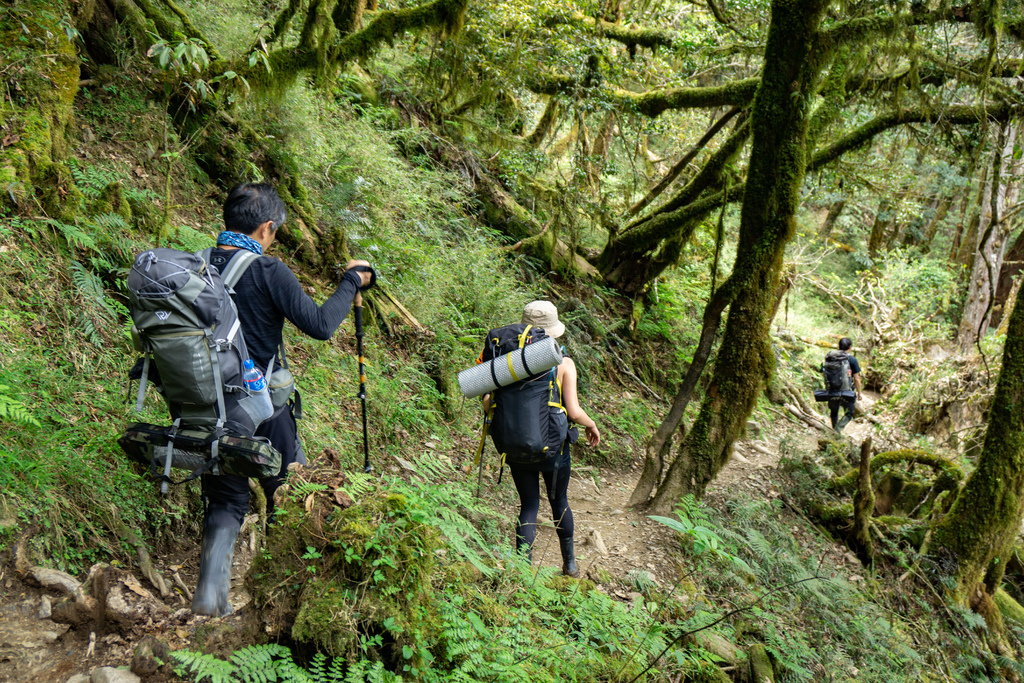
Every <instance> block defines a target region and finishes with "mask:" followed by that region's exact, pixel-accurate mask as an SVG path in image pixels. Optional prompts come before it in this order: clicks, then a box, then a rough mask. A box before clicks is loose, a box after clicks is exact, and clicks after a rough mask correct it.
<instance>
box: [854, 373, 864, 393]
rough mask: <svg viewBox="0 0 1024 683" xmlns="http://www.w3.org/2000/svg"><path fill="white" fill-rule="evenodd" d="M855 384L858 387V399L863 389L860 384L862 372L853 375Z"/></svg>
mask: <svg viewBox="0 0 1024 683" xmlns="http://www.w3.org/2000/svg"><path fill="white" fill-rule="evenodd" d="M853 386H854V387H855V388H856V389H857V399H858V400H859V399H860V392H861V391H862V389H861V385H860V373H859V372H858V373H856V374H854V376H853Z"/></svg>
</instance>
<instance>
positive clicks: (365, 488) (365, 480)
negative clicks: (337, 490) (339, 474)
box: [341, 472, 378, 501]
mask: <svg viewBox="0 0 1024 683" xmlns="http://www.w3.org/2000/svg"><path fill="white" fill-rule="evenodd" d="M345 476H346V479H347V482H346V484H345V486H342V487H341V490H342V491H344V492H345V493H346V494H348V497H349V498H351V499H352V500H354V501H358V500H359V499H360V498H361V497H363V496H364V495H366V494H367V493H369V492H370V491H372V490H373V489H374V488H375V487H376V485H377V481H378V480H377V478H376V477H373V476H372V475H370V474H367V473H365V472H349V473H347V474H346V475H345Z"/></svg>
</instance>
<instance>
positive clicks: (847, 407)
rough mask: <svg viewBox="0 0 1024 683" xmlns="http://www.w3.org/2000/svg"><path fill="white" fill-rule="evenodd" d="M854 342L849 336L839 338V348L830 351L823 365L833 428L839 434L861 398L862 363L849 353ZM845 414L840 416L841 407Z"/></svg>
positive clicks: (850, 418) (851, 416)
mask: <svg viewBox="0 0 1024 683" xmlns="http://www.w3.org/2000/svg"><path fill="white" fill-rule="evenodd" d="M851 347H853V342H852V341H850V339H849V338H848V337H843V338H842V339H840V340H839V350H838V351H829V353H828V354H827V355H826V356H825V364H824V365H822V373H823V374H824V375H825V385H826V388H827V390H828V392H829V399H828V410H829V417H830V418H831V419H832V429H834V430H835V431H836V433H837V434H839V433H842V431H843V428H844V427H846V425H848V424H849V423H850V420H852V419H853V413H854V410H855V408H856V403H857V401H859V400H860V392H861V385H860V363H858V362H857V359H856V358H854V357H853V355H851V354H850V353H849V351H850V348H851ZM840 407H842V408H843V410H844V415H843V417H842V418H841V419H840V418H839V408H840Z"/></svg>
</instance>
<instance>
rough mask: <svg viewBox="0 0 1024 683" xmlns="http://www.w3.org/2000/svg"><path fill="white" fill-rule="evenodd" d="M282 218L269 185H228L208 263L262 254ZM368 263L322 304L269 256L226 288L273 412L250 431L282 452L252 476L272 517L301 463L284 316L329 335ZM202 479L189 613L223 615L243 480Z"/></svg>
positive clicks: (245, 502) (245, 493)
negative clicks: (272, 469)
mask: <svg viewBox="0 0 1024 683" xmlns="http://www.w3.org/2000/svg"><path fill="white" fill-rule="evenodd" d="M286 218H287V211H286V210H285V206H284V202H283V201H281V198H280V197H279V196H278V194H277V192H276V191H275V190H274V188H273V187H271V186H270V185H267V184H264V183H246V184H243V185H238V186H236V187H234V188H233V189H232V190H231V191H230V192H229V193H228V198H227V200H226V201H225V202H224V228H225V230H224V231H223V232H222V233H220V235H219V236H218V237H217V247H216V248H215V249H213V250H212V251H211V252H210V254H209V260H210V262H211V264H212V265H213V266H215V267H216V268H217V269H218V270H220V271H224V269H225V268H226V267H227V266H228V264H229V263H230V262H231V259H232V258H233V257H234V256H236V255H237V254H239V253H242V251H243V250H247V251H251V252H253V253H255V254H258V255H262V254H263V252H264V251H265V250H267V249H269V248H270V245H271V244H272V243H273V241H274V236H275V235H276V233H277V229H278V228H280V227H281V225H282V224H283V223H284V222H285V220H286ZM369 265H370V264H369V263H367V262H366V261H349V262H348V265H347V270H346V271H345V273H344V275H343V276H342V278H341V283H340V284H339V285H338V288H337V289H336V290H335V292H334V294H332V295H331V296H330V298H328V299H327V301H325V302H324V304H323V305H322V306H318V305H317V304H316V302H315V301H313V299H311V298H310V297H309V296H308V295H307V294H306V293H305V292H304V291H303V289H302V286H301V285H299V281H298V279H297V278H296V277H295V274H294V273H292V271H291V270H290V269H289V268H288V266H286V265H285V264H284V263H283V262H281V261H279V260H278V259H276V258H273V257H269V256H268V257H264V258H257V259H254V260H253V261H252V262H251V264H250V265H249V266H248V267H247V268H246V270H245V272H244V273H243V274H242V276H241V278H239V280H238V283H237V284H236V285H235V287H234V300H235V305H236V306H237V308H238V319H239V322H240V324H241V328H242V333H243V334H244V336H245V341H246V343H247V345H248V349H249V355H250V356H251V358H252V359H253V361H254V362H255V365H256V367H258V368H259V369H260V370H261V371H262V372H263V374H264V375H265V376H266V378H267V382H268V383H269V385H270V389H271V394H272V395H274V398H275V400H274V407H275V411H274V414H273V415H272V416H271V417H270V418H269V419H267V420H266V421H264V422H263V423H262V424H261V425H260V426H259V428H258V429H257V430H256V436H258V437H259V436H262V437H266V438H267V439H269V440H270V443H271V444H272V445H273V446H274V448H276V449H277V450H278V451H280V452H281V456H282V462H281V471H280V472H279V473H278V475H277V476H275V477H269V478H267V479H262V480H260V486H261V487H262V488H263V492H264V494H266V498H267V514H268V517H271V518H272V516H273V510H274V492H275V491H276V490H277V488H278V487H279V486H280V485H281V483H282V482H283V481H284V477H285V474H286V473H287V471H288V466H289V465H291V464H292V463H293V462H298V463H301V464H305V462H306V456H305V454H304V453H303V452H302V445H301V444H300V442H299V436H298V431H297V429H296V424H295V419H296V417H301V416H302V414H301V412H302V408H301V406H302V404H301V401H300V399H299V394H298V392H297V391H295V387H294V384H292V383H291V382H290V379H291V376H290V373H288V372H287V369H286V368H287V361H286V359H285V358H284V346H283V342H282V337H283V330H284V321H285V319H287V320H290V321H291V322H292V324H294V325H295V326H296V327H297V328H299V330H301V331H302V332H305V333H306V334H308V335H309V336H310V337H313V338H314V339H323V340H326V339H330V337H331V335H332V334H334V331H335V330H337V329H338V327H339V326H340V325H341V323H342V321H343V320H344V319H345V316H346V315H348V312H349V309H350V308H351V307H352V302H353V300H354V299H355V297H356V296H357V295H359V292H360V291H361V290H363V289H366V288H367V287H369V286H370V285H371V284H372V282H373V271H372V269H371V268H370V267H369ZM275 368H276V369H278V371H277V372H275V371H274V370H275ZM282 369H283V371H282ZM202 484H203V503H204V508H205V509H204V520H203V544H202V556H201V560H200V566H199V583H198V586H197V587H196V592H195V597H194V598H193V599H192V611H193V612H195V613H196V614H207V615H211V616H223V615H225V614H230V613H231V611H232V610H231V603H230V602H229V601H228V591H229V590H230V588H231V560H232V557H233V555H234V550H235V540H236V539H237V537H238V531H239V528H240V527H241V525H242V519H243V518H244V517H245V515H246V514H247V513H248V511H249V480H248V479H246V478H245V477H239V476H232V475H220V476H214V475H210V474H204V475H203V478H202Z"/></svg>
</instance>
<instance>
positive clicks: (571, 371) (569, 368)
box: [558, 358, 601, 448]
mask: <svg viewBox="0 0 1024 683" xmlns="http://www.w3.org/2000/svg"><path fill="white" fill-rule="evenodd" d="M558 378H559V380H560V381H561V384H562V405H563V406H565V413H566V415H568V416H569V419H570V420H572V421H573V422H575V423H576V424H580V425H583V428H584V429H585V430H586V432H587V445H588V446H590V447H591V448H594V447H596V446H597V445H598V444H599V443H601V433H600V432H599V431H597V423H595V422H594V421H593V420H592V419H590V416H589V415H587V412H586V411H585V410H583V408H581V407H580V399H579V396H578V395H577V394H576V364H575V363H574V362H573V361H572V358H566V359H564V360H563V361H562V364H561V366H559V368H558Z"/></svg>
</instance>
